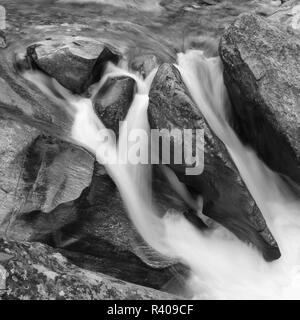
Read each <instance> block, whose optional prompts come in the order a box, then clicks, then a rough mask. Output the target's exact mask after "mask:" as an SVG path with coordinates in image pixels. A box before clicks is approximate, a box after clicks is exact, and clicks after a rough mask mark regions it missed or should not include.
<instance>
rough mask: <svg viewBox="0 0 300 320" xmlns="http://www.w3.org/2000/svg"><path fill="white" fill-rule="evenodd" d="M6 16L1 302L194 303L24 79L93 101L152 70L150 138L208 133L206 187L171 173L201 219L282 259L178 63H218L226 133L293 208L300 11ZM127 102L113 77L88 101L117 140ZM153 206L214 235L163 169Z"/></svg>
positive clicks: (64, 123)
mask: <svg viewBox="0 0 300 320" xmlns="http://www.w3.org/2000/svg"><path fill="white" fill-rule="evenodd" d="M1 4H2V3H1ZM3 4H4V6H5V7H6V9H7V30H6V32H5V33H6V43H7V46H6V48H3V49H0V50H1V51H0V123H1V124H0V131H1V139H0V154H1V157H0V160H1V162H0V233H1V240H0V273H1V274H0V275H1V277H0V297H1V298H2V299H173V298H175V296H174V295H173V294H177V295H178V293H179V292H180V293H181V295H182V296H183V297H189V296H185V279H186V277H187V276H188V274H189V270H188V269H187V268H186V267H185V266H184V265H182V264H181V263H180V261H176V260H172V259H168V258H166V257H164V256H161V255H159V254H158V253H157V252H155V251H154V250H153V249H152V248H150V247H149V246H148V245H147V244H146V243H145V242H144V240H143V239H142V237H141V236H140V235H139V234H138V232H137V231H136V229H135V227H134V226H133V224H132V223H131V221H130V219H129V218H128V216H127V214H126V210H125V207H124V204H123V201H122V199H121V196H120V194H119V191H118V189H117V187H116V185H115V184H114V182H113V181H112V180H111V178H110V177H109V175H108V174H107V172H106V170H105V168H104V167H103V166H102V165H100V164H99V163H97V162H96V161H95V158H94V156H93V155H92V154H91V153H90V152H89V151H87V150H85V149H84V148H82V147H79V146H78V145H76V144H75V143H74V141H73V140H72V138H71V135H70V129H71V126H72V119H71V117H70V115H69V114H68V113H67V112H66V111H65V109H64V108H62V107H61V106H60V105H58V104H56V103H55V101H53V100H51V99H49V98H48V97H47V96H45V95H44V94H43V93H42V92H41V91H40V90H39V89H37V88H36V87H35V86H34V85H33V84H32V83H30V82H28V81H27V80H26V79H24V78H23V77H22V75H21V73H20V71H24V70H38V71H41V72H43V73H45V74H47V75H48V76H50V77H53V78H54V79H56V80H57V81H58V82H59V83H60V84H61V85H62V86H64V87H65V88H67V89H69V90H70V91H72V92H73V93H75V94H80V95H84V96H88V95H89V94H90V91H89V88H90V86H91V85H93V84H95V83H96V82H98V81H99V80H100V79H101V76H102V74H103V72H104V68H105V66H106V64H107V62H112V63H115V64H116V63H118V62H120V61H126V64H127V65H128V66H129V68H130V69H131V70H135V71H137V72H140V73H141V74H142V75H143V76H146V75H148V74H149V73H150V72H151V71H152V70H153V69H155V68H158V70H157V72H156V75H155V77H154V80H153V82H152V86H151V89H150V94H149V98H150V101H149V108H148V119H149V123H150V126H151V128H153V129H174V128H177V129H180V130H183V129H185V128H189V127H191V126H192V128H194V129H197V128H198V129H203V130H204V139H205V150H204V155H205V157H204V159H205V162H204V171H203V173H202V174H201V175H198V176H190V177H187V176H185V175H184V174H183V169H184V165H182V166H180V167H178V166H177V165H170V168H171V169H172V170H173V172H174V173H175V174H176V175H177V177H178V178H179V180H180V181H181V182H183V183H184V184H185V185H186V187H187V188H188V190H189V191H190V192H191V193H192V194H193V195H194V196H195V197H196V196H197V195H199V194H201V195H202V196H203V212H204V214H205V215H207V216H208V217H209V218H211V219H213V220H214V221H216V222H218V223H220V224H221V225H223V226H225V227H226V228H227V229H229V230H230V231H231V232H233V233H234V234H235V235H236V236H237V237H238V238H240V239H241V240H242V241H245V242H247V243H251V244H252V245H254V246H255V247H256V248H258V250H259V251H260V252H261V253H262V255H263V256H264V258H265V259H266V260H268V261H272V260H274V259H278V258H280V248H279V247H278V245H277V242H276V238H274V236H273V235H272V233H271V232H270V230H269V229H268V226H267V224H266V222H265V219H264V217H263V215H262V213H261V211H260V209H259V208H258V206H257V204H256V202H255V200H254V199H253V197H252V195H251V193H250V192H249V190H248V189H247V187H246V185H245V183H244V181H243V179H242V178H241V176H240V173H239V171H238V169H237V168H236V166H235V164H234V162H233V161H232V159H231V156H230V155H229V153H228V151H227V149H226V147H225V146H224V144H223V142H222V141H221V140H220V139H219V138H218V137H217V136H216V134H215V133H214V132H213V130H212V129H211V128H210V126H209V124H208V123H207V121H206V119H205V117H204V116H203V115H202V113H201V112H200V111H199V109H198V108H197V107H196V106H195V103H194V102H193V100H192V98H191V97H190V93H189V92H188V90H187V88H186V86H185V84H184V82H183V80H182V77H181V75H180V73H179V72H178V70H177V69H176V68H175V67H174V66H173V63H174V62H175V60H176V53H178V52H181V51H183V50H185V49H188V48H195V49H202V50H204V51H205V53H206V54H207V55H210V56H211V55H213V56H215V55H218V54H219V55H220V57H221V59H222V62H223V67H224V80H225V84H226V87H227V89H228V92H229V96H230V101H231V105H232V108H231V109H230V114H229V116H230V122H231V125H232V127H233V128H234V129H235V131H236V132H237V133H238V135H239V136H240V138H241V140H242V141H243V142H244V143H245V144H247V145H250V146H251V147H252V148H253V149H254V150H255V151H256V152H257V154H258V155H259V157H260V158H261V159H262V160H263V161H264V162H265V163H266V164H267V165H268V166H269V167H270V168H271V169H272V170H274V171H275V172H278V173H279V174H280V175H281V176H282V177H283V178H284V179H285V180H286V181H287V182H288V183H289V185H290V186H291V188H293V190H294V192H295V193H297V194H299V179H300V178H299V177H300V170H299V159H300V146H299V141H300V131H299V130H300V129H299V128H300V111H299V110H300V109H299V108H300V106H299V96H300V70H299V67H300V61H299V50H300V40H299V32H300V31H299V30H300V29H299V28H298V27H297V26H298V23H296V22H297V21H298V20H296V19H299V18H297V14H298V12H299V8H298V9H297V7H299V5H298V3H297V1H287V3H285V4H284V5H280V3H275V2H269V1H266V2H260V3H258V2H257V1H250V2H246V1H239V2H237V1H226V2H223V1H195V2H193V3H192V4H191V2H185V1H182V2H177V1H162V2H161V3H160V6H159V7H158V9H157V8H156V9H155V10H154V11H153V10H152V9H151V10H148V11H143V10H142V9H141V8H136V7H129V8H128V7H125V8H124V7H118V6H110V5H104V4H89V5H87V4H69V3H68V4H66V3H57V2H55V1H52V2H49V1H44V2H40V1H39V2H38V1H36V2H34V1H22V2H21V1H20V2H18V1H4V3H3ZM295 8H296V9H295ZM297 10H298V11H297ZM208 19H209V21H208ZM180 32H181V33H180ZM0 36H1V34H0ZM134 92H135V81H134V80H133V79H132V78H130V77H126V76H122V77H115V78H114V79H111V80H110V81H108V83H107V85H106V86H105V90H100V91H99V92H98V93H97V95H96V96H95V99H94V108H95V111H96V113H97V115H98V117H99V118H100V119H101V120H102V121H103V123H104V124H105V126H106V127H108V128H111V129H113V130H114V131H116V132H117V131H118V122H119V121H120V120H123V119H124V118H125V116H126V114H127V111H128V109H129V107H130V104H131V102H132V98H133V95H134ZM174 148H176V141H175V142H174ZM153 198H154V201H155V203H156V204H157V206H158V207H159V208H160V210H161V211H163V212H167V211H170V210H176V211H177V212H180V213H181V214H184V215H185V216H186V217H187V218H188V219H189V220H190V221H191V222H192V223H193V224H194V225H195V226H197V228H199V229H206V228H208V227H209V226H207V224H206V223H205V221H202V220H201V219H200V218H199V217H198V216H196V215H195V214H194V212H193V210H192V209H191V208H190V207H189V206H188V205H187V204H186V203H185V202H184V201H183V200H181V199H180V197H179V196H178V195H177V193H176V192H175V191H174V190H173V189H172V188H171V187H170V185H169V183H168V181H167V180H166V178H165V177H164V175H163V174H162V173H161V170H160V168H159V166H157V167H155V169H154V180H153Z"/></svg>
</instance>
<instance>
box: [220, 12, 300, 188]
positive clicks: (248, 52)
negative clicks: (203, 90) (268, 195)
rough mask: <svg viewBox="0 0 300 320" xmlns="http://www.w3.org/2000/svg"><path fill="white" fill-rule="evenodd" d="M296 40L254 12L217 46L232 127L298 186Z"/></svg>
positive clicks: (299, 63) (299, 59) (299, 62)
mask: <svg viewBox="0 0 300 320" xmlns="http://www.w3.org/2000/svg"><path fill="white" fill-rule="evenodd" d="M299 51H300V40H299V39H298V38H296V37H293V36H292V35H290V34H288V33H286V32H284V31H281V30H280V29H278V28H276V27H275V26H274V25H273V24H270V23H268V22H267V20H264V19H262V18H259V17H258V16H256V15H253V14H244V15H242V16H240V17H239V18H238V19H237V21H236V22H235V23H234V24H232V25H231V26H230V27H229V28H228V29H227V31H226V32H225V34H224V35H223V36H222V39H221V42H220V55H221V58H222V61H223V64H224V79H225V84H226V86H227V88H228V91H229V94H230V98H231V101H232V105H233V114H232V121H233V126H234V128H235V130H236V131H237V133H238V134H239V136H240V137H241V139H242V140H243V141H244V142H245V143H247V144H250V145H251V146H252V147H253V148H254V149H255V150H256V151H257V152H258V154H259V156H260V157H261V158H262V159H263V160H264V161H265V162H266V163H267V165H269V167H270V168H271V169H273V170H275V171H277V172H279V173H281V174H284V175H286V176H288V177H290V178H291V179H293V180H294V181H296V182H298V183H299V182H300V104H299V96H300V55H299Z"/></svg>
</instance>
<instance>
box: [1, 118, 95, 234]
mask: <svg viewBox="0 0 300 320" xmlns="http://www.w3.org/2000/svg"><path fill="white" fill-rule="evenodd" d="M0 131H1V137H3V138H2V139H1V143H0V153H1V163H0V173H1V181H0V199H1V205H0V230H1V231H2V232H3V231H4V230H5V232H6V234H7V235H8V236H10V237H11V238H14V239H20V238H21V239H24V238H25V239H27V238H26V237H27V233H26V232H23V231H22V230H20V229H19V228H15V227H13V225H14V224H13V222H14V220H15V219H17V218H19V217H20V216H21V215H22V214H23V213H27V212H31V211H36V210H41V211H43V212H50V211H52V210H53V209H54V208H56V207H57V206H59V205H60V204H61V203H65V202H69V201H72V200H74V199H77V198H78V197H79V196H80V194H81V192H82V190H84V189H85V188H86V187H87V186H88V185H89V184H90V182H91V178H92V173H93V167H94V159H93V157H92V156H91V155H89V154H88V153H87V152H86V151H84V150H82V149H80V148H78V147H76V146H74V145H72V144H70V143H67V142H63V141H60V140H58V139H55V138H52V137H50V136H44V135H42V134H41V133H40V132H39V131H38V130H37V129H34V128H32V127H30V126H26V125H23V124H21V123H18V122H15V121H12V120H0ZM25 229H26V228H25Z"/></svg>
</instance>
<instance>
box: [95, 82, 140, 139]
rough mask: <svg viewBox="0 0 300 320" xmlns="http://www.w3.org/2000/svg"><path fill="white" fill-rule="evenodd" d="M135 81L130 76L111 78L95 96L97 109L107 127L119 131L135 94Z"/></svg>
mask: <svg viewBox="0 0 300 320" xmlns="http://www.w3.org/2000/svg"><path fill="white" fill-rule="evenodd" d="M134 87H135V81H134V80H133V79H132V78H129V77H119V78H113V79H109V80H108V81H107V82H106V84H105V86H104V87H102V88H101V90H100V91H99V92H98V93H97V95H96V97H95V111H96V114H97V115H98V117H99V118H100V119H101V121H102V122H103V124H104V125H105V126H106V128H109V129H112V130H114V132H115V133H118V132H119V121H122V120H124V119H125V116H126V114H127V111H128V110H129V108H130V105H131V102H132V99H133V95H134Z"/></svg>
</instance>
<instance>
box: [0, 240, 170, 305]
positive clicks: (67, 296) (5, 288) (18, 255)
mask: <svg viewBox="0 0 300 320" xmlns="http://www.w3.org/2000/svg"><path fill="white" fill-rule="evenodd" d="M175 298H176V297H175V296H172V295H168V294H166V293H163V292H161V291H156V290H154V289H150V288H146V287H142V286H137V285H134V284H131V283H128V282H124V281H121V280H117V279H115V278H112V277H110V276H107V275H104V274H102V273H95V272H91V271H88V270H84V269H81V268H79V267H76V266H75V265H73V264H71V263H70V262H68V261H67V259H66V258H64V257H63V256H62V255H61V254H60V253H59V252H57V251H55V250H53V249H52V248H50V247H48V246H46V245H43V244H41V243H26V242H23V243H22V242H20V243H17V242H12V241H9V242H8V241H5V240H3V239H0V300H11V299H17V300H124V299H128V300H141V299H142V300H152V299H155V300H156V299H157V300H159V299H163V300H164V299H175Z"/></svg>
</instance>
